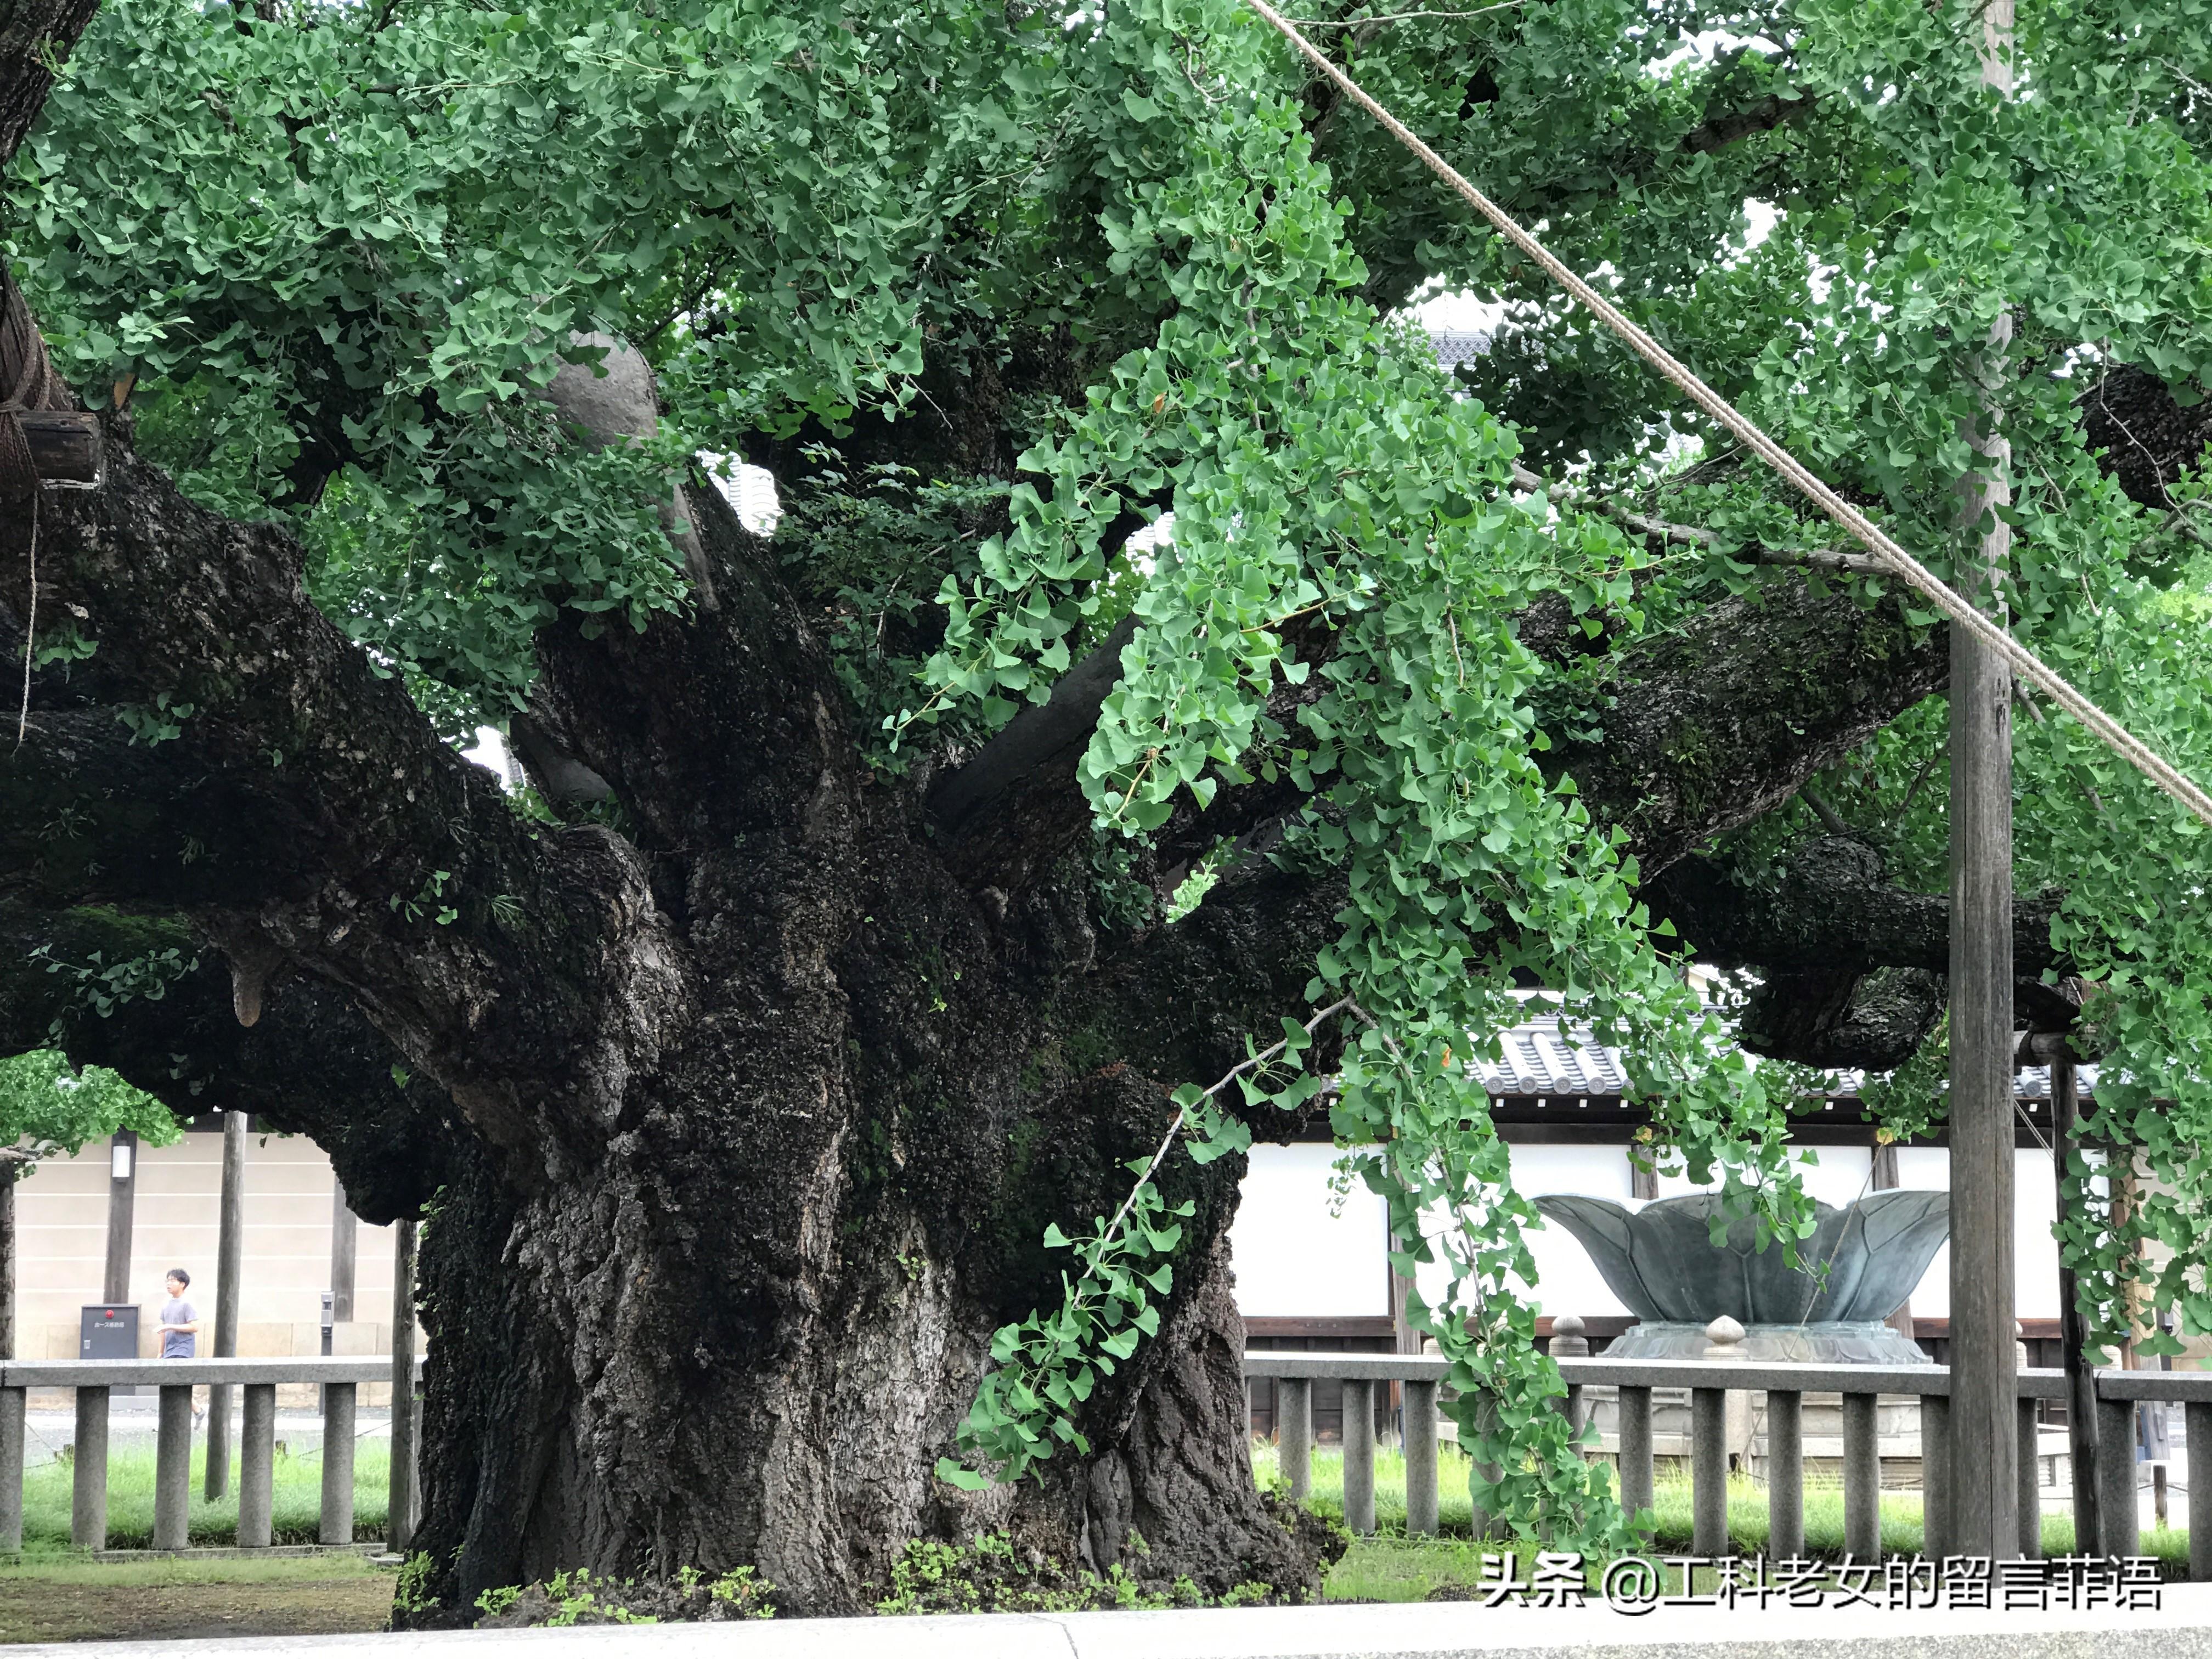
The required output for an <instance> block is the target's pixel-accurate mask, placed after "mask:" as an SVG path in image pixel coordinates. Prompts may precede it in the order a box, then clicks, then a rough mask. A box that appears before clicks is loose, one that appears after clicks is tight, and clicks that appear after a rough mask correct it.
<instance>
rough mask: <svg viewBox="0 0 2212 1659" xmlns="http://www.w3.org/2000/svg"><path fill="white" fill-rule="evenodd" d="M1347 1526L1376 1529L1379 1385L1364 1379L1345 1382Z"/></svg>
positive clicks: (1360, 1531) (1360, 1532) (1358, 1530)
mask: <svg viewBox="0 0 2212 1659" xmlns="http://www.w3.org/2000/svg"><path fill="white" fill-rule="evenodd" d="M1344 1524H1345V1525H1346V1526H1347V1527H1349V1528H1351V1529H1352V1531H1353V1532H1354V1533H1355V1534H1358V1535H1360V1536H1362V1537H1364V1536H1365V1535H1366V1534H1369V1533H1371V1532H1373V1531H1374V1530H1375V1384H1374V1383H1372V1382H1370V1381H1369V1380H1368V1379H1367V1378H1366V1377H1364V1376H1359V1377H1353V1376H1347V1377H1346V1378H1345V1379H1344Z"/></svg>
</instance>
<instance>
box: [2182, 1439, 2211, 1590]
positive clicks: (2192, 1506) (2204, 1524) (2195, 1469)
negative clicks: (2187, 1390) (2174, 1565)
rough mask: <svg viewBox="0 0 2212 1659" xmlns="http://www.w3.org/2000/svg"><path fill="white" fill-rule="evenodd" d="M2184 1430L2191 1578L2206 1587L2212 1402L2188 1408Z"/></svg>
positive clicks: (2208, 1554) (2209, 1536) (2209, 1554)
mask: <svg viewBox="0 0 2212 1659" xmlns="http://www.w3.org/2000/svg"><path fill="white" fill-rule="evenodd" d="M2182 1429H2183V1431H2184V1432H2185V1433H2186V1434H2187V1436H2188V1437H2189V1576H2190V1577H2191V1578H2192V1579H2194V1580H2195V1581H2196V1582H2197V1583H2200V1584H2202V1583H2206V1582H2207V1581H2212V1401H2196V1400H2192V1401H2190V1402H2189V1403H2188V1404H2187V1405H2186V1406H2184V1407H2182ZM2200 1452H2201V1453H2203V1455H2202V1456H2199V1455H2198V1454H2199V1453H2200Z"/></svg>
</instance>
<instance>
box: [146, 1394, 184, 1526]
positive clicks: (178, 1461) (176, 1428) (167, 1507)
mask: <svg viewBox="0 0 2212 1659" xmlns="http://www.w3.org/2000/svg"><path fill="white" fill-rule="evenodd" d="M191 1511H192V1390H191V1385H190V1384H189V1383H187V1384H184V1385H182V1386H179V1387H171V1386H169V1385H168V1384H167V1383H164V1384H163V1385H162V1387H161V1419H160V1427H159V1428H158V1429H157V1430H156V1431H155V1440H154V1547H155V1549H157V1550H180V1549H183V1548H184V1547H185V1545H186V1544H188V1543H189V1542H190V1541H191Z"/></svg>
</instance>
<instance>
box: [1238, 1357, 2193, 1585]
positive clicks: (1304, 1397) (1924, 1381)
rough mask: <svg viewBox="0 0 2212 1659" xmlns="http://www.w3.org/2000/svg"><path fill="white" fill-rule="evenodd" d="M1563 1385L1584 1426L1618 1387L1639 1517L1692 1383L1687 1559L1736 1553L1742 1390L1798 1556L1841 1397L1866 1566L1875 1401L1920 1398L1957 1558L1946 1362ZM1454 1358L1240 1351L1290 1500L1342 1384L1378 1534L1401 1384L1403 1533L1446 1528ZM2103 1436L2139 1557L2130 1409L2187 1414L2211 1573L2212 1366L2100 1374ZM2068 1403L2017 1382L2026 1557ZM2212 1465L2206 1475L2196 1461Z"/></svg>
mask: <svg viewBox="0 0 2212 1659" xmlns="http://www.w3.org/2000/svg"><path fill="white" fill-rule="evenodd" d="M1446 1370H1447V1366H1446V1364H1445V1362H1444V1361H1443V1360H1442V1359H1439V1358H1434V1357H1432V1356H1428V1355H1419V1354H1380V1353H1377V1354H1363V1353H1291V1352H1264V1353H1263V1352H1251V1353H1247V1354H1246V1355H1245V1356H1244V1374H1245V1376H1248V1377H1271V1378H1273V1379H1274V1382H1275V1385H1276V1407H1275V1410H1276V1419H1275V1420H1276V1423H1277V1425H1278V1429H1277V1436H1278V1457H1279V1466H1280V1468H1281V1471H1282V1474H1283V1475H1284V1478H1285V1480H1287V1481H1288V1483H1289V1486H1290V1490H1291V1495H1292V1496H1293V1497H1294V1498H1304V1497H1305V1496H1306V1494H1307V1492H1309V1491H1310V1488H1311V1485H1312V1479H1313V1414H1312V1400H1313V1385H1314V1383H1316V1382H1335V1383H1341V1384H1342V1386H1343V1389H1344V1518H1345V1523H1346V1525H1347V1526H1349V1527H1350V1528H1352V1531H1354V1532H1358V1533H1370V1532H1372V1531H1374V1530H1375V1423H1376V1410H1375V1389H1376V1386H1377V1385H1378V1384H1386V1383H1397V1384H1398V1385H1399V1386H1400V1388H1401V1390H1402V1395H1401V1397H1402V1400H1403V1402H1404V1405H1403V1415H1402V1425H1403V1426H1402V1431H1401V1439H1402V1443H1403V1446H1404V1449H1405V1456H1406V1526H1407V1531H1408V1532H1412V1533H1433V1532H1435V1531H1436V1529H1437V1390H1438V1389H1439V1388H1440V1387H1441V1385H1442V1383H1443V1378H1444V1375H1445V1371H1446ZM1559 1373H1560V1376H1561V1377H1562V1378H1563V1379H1564V1380H1565V1383H1566V1385H1567V1398H1566V1401H1565V1407H1566V1412H1567V1415H1568V1418H1569V1420H1570V1421H1571V1422H1572V1423H1574V1424H1575V1425H1576V1426H1577V1428H1579V1427H1581V1426H1582V1425H1584V1424H1585V1423H1587V1422H1588V1421H1589V1413H1588V1409H1587V1407H1586V1403H1585V1397H1586V1395H1588V1393H1589V1391H1590V1390H1592V1389H1600V1388H1603V1389H1613V1390H1615V1391H1617V1394H1618V1398H1619V1419H1620V1498H1621V1503H1622V1504H1623V1506H1624V1507H1626V1509H1628V1510H1631V1511H1632V1512H1633V1511H1635V1510H1642V1509H1644V1508H1647V1507H1649V1506H1650V1503H1651V1491H1652V1455H1651V1445H1652V1436H1651V1398H1652V1390H1653V1389H1684V1390H1686V1391H1687V1392H1688V1395H1689V1399H1690V1425H1691V1427H1690V1479H1691V1494H1692V1496H1691V1503H1692V1517H1693V1520H1692V1530H1693V1537H1692V1544H1691V1550H1692V1553H1694V1554H1697V1555H1700V1556H1708V1557H1716V1558H1717V1557H1720V1556H1724V1555H1727V1554H1729V1553H1731V1551H1730V1548H1729V1533H1728V1475H1729V1433H1728V1426H1727V1425H1728V1402H1729V1395H1731V1394H1738V1395H1748V1394H1753V1393H1763V1394H1764V1395H1765V1396H1766V1444H1767V1459H1766V1486H1767V1504H1768V1524H1769V1529H1770V1530H1769V1541H1768V1543H1767V1546H1766V1553H1768V1554H1769V1555H1770V1556H1777V1557H1780V1556H1792V1555H1797V1554H1801V1553H1802V1552H1803V1549H1804V1542H1805V1481H1804V1462H1803V1435H1802V1430H1801V1426H1800V1425H1801V1423H1802V1407H1803V1402H1804V1400H1805V1396H1806V1395H1808V1394H1814V1395H1818V1394H1829V1395H1842V1397H1843V1431H1844V1432H1843V1453H1844V1455H1843V1488H1844V1547H1845V1548H1847V1549H1848V1550H1850V1553H1852V1554H1853V1555H1855V1556H1857V1557H1858V1558H1860V1559H1873V1558H1875V1556H1877V1555H1879V1554H1880V1553H1881V1507H1880V1505H1881V1461H1880V1450H1879V1447H1878V1445H1877V1438H1876V1432H1877V1431H1876V1414H1875V1413H1876V1402H1877V1401H1878V1400H1879V1398H1880V1397H1881V1396H1882V1395H1911V1396H1915V1397H1917V1400H1918V1401H1919V1408H1920V1434H1921V1443H1922V1468H1923V1483H1924V1485H1923V1500H1922V1510H1923V1517H1924V1522H1923V1524H1924V1528H1925V1533H1926V1540H1927V1541H1926V1543H1925V1544H1924V1546H1923V1553H1925V1554H1928V1555H1930V1556H1934V1555H1940V1554H1943V1553H1948V1552H1947V1542H1948V1531H1949V1517H1948V1503H1949V1499H1950V1493H1949V1491H1948V1487H1949V1485H1950V1459H1949V1457H1948V1449H1949V1440H1950V1437H1949V1428H1950V1406H1951V1373H1950V1371H1949V1370H1948V1369H1946V1368H1945V1367H1943V1366H1942V1365H1805V1364H1768V1363H1765V1362H1761V1361H1756V1360H1744V1359H1729V1360H1724V1361H1723V1360H1694V1359H1561V1360H1560V1361H1559ZM2095 1377H2096V1389H2097V1409H2098V1417H2099V1420H2098V1437H2099V1439H2100V1443H2102V1444H2103V1445H2106V1446H2113V1447H2125V1448H2127V1449H2128V1454H2129V1455H2127V1456H2125V1457H2110V1456H2108V1457H2102V1458H2100V1459H2099V1497H2098V1504H2099V1510H2100V1514H2101V1515H2102V1516H2106V1517H2110V1519H2111V1522H2112V1525H2111V1528H2110V1529H2111V1531H2112V1533H2113V1534H2114V1535H2113V1536H2112V1537H2109V1538H2106V1540H2104V1541H2103V1542H2104V1546H2105V1547H2104V1552H2103V1553H2105V1554H2107V1555H2133V1554H2135V1553H2136V1550H2137V1548H2138V1546H2139V1542H2140V1541H2139V1539H2138V1537H2137V1521H2136V1506H2137V1502H2138V1500H2137V1496H2136V1492H2137V1488H2136V1463H2135V1462H2134V1455H2133V1454H2134V1448H2135V1443H2136V1434H2135V1425H2134V1420H2133V1414H2134V1410H2135V1407H2136V1402H2137V1401H2169V1402H2178V1403H2179V1404H2180V1405H2181V1406H2182V1407H2183V1409H2184V1410H2185V1413H2187V1417H2186V1437H2187V1441H2188V1447H2189V1452H2190V1457H2191V1471H2190V1480H2189V1575H2190V1577H2191V1578H2194V1579H2200V1580H2203V1579H2212V1372H2205V1371H2123V1370H2103V1371H2099V1372H2097V1373H2096V1374H2095ZM2065 1397H2066V1373H2065V1372H2063V1371H2060V1370H2022V1371H2021V1373H2020V1438H2021V1458H2020V1462H2021V1492H2020V1512H2021V1532H2020V1539H2019V1549H2020V1552H2021V1554H2023V1555H2026V1556H2028V1557H2034V1556H2037V1555H2039V1554H2040V1553H2042V1537H2041V1516H2042V1508H2041V1504H2040V1503H2039V1492H2038V1486H2037V1479H2036V1455H2037V1431H2036V1404H2037V1402H2038V1401H2044V1400H2063V1399H2064V1398H2065ZM2199 1450H2203V1451H2204V1452H2205V1453H2206V1455H2207V1463H2208V1468H2207V1470H2206V1472H2205V1474H2204V1477H2203V1478H2201V1479H2200V1478H2198V1475H2197V1470H2196V1468H2195V1456H2196V1454H2197V1452H2198V1451H2199Z"/></svg>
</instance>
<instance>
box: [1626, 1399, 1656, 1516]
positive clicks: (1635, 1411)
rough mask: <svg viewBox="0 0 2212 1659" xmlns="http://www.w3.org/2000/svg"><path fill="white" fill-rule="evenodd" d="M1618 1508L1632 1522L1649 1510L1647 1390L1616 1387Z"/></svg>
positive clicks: (1648, 1416)
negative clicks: (1618, 1475)
mask: <svg viewBox="0 0 2212 1659" xmlns="http://www.w3.org/2000/svg"><path fill="white" fill-rule="evenodd" d="M1620 1507H1621V1508H1623V1509H1624V1510H1627V1511H1628V1515H1629V1518H1630V1520H1631V1521H1633V1520H1634V1519H1635V1517H1636V1516H1638V1514H1640V1513H1642V1512H1643V1511H1644V1510H1648V1509H1650V1507H1651V1390H1650V1389H1648V1388H1644V1389H1639V1388H1636V1387H1633V1386H1632V1385H1631V1384H1629V1383H1622V1384H1621V1385H1620Z"/></svg>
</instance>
